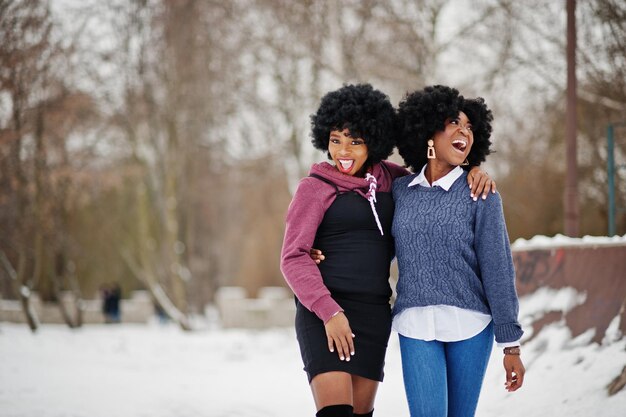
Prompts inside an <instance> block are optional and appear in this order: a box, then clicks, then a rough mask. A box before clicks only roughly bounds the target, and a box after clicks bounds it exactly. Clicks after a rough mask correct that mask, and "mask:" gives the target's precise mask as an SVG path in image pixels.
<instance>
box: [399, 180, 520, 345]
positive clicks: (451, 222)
mask: <svg viewBox="0 0 626 417" xmlns="http://www.w3.org/2000/svg"><path fill="white" fill-rule="evenodd" d="M415 177H416V174H414V175H409V176H406V177H401V178H398V179H396V180H395V181H394V183H393V198H394V201H395V204H396V208H395V213H394V217H393V226H392V234H393V236H394V240H395V244H396V256H397V258H398V269H399V273H400V275H399V279H398V285H397V287H396V290H397V298H396V302H395V305H394V307H393V314H394V315H395V314H398V313H400V312H401V311H402V310H404V309H406V308H410V307H421V306H428V305H439V304H444V305H450V306H456V307H460V308H465V309H469V310H474V311H479V312H481V313H485V314H490V315H491V316H492V317H493V321H494V332H495V336H496V341H497V342H499V343H506V342H513V341H516V340H519V339H520V338H521V336H522V334H523V331H522V329H521V326H520V325H519V323H518V322H517V315H518V309H519V305H518V300H517V293H516V290H515V270H514V268H513V258H512V256H511V249H510V246H509V238H508V235H507V231H506V224H505V222H504V214H503V212H502V201H501V199H500V195H499V194H497V193H496V194H495V195H494V194H492V195H489V197H487V199H486V200H482V199H478V201H476V202H475V201H473V200H472V199H471V198H470V196H469V192H468V191H469V190H468V189H467V186H466V185H465V184H466V183H467V180H466V177H467V173H466V172H464V173H463V175H461V177H459V178H457V180H456V181H455V182H454V184H452V187H450V189H449V190H448V191H446V190H444V189H443V188H441V187H437V186H435V187H432V188H428V187H421V186H412V187H408V184H409V183H410V182H411V181H412V180H413V179H414V178H415Z"/></svg>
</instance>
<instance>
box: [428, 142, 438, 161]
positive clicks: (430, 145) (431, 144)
mask: <svg viewBox="0 0 626 417" xmlns="http://www.w3.org/2000/svg"><path fill="white" fill-rule="evenodd" d="M434 145H435V142H434V141H433V140H432V139H429V140H428V151H427V152H426V157H427V158H428V159H435V158H437V157H436V156H435V148H434Z"/></svg>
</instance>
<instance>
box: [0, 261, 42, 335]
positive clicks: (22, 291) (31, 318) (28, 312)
mask: <svg viewBox="0 0 626 417" xmlns="http://www.w3.org/2000/svg"><path fill="white" fill-rule="evenodd" d="M22 258H23V255H22V254H20V261H19V264H23V260H22ZM0 263H1V264H2V267H3V268H4V272H5V273H6V275H7V276H8V277H9V278H10V279H11V281H12V282H13V286H14V288H15V292H16V293H17V294H19V295H20V304H21V305H22V311H23V312H24V317H26V322H27V323H28V327H29V328H30V330H32V331H33V332H36V331H37V329H38V328H39V319H38V317H37V312H36V311H35V310H34V309H33V308H32V304H31V303H30V295H31V291H30V288H29V287H28V285H26V284H25V283H24V282H23V281H24V280H23V278H22V277H19V276H18V273H17V272H16V271H15V268H13V265H11V262H9V259H8V258H7V257H6V255H5V253H4V252H2V251H0Z"/></svg>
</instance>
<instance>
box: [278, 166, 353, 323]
mask: <svg viewBox="0 0 626 417" xmlns="http://www.w3.org/2000/svg"><path fill="white" fill-rule="evenodd" d="M318 183H320V184H318ZM323 185H324V184H321V182H320V181H318V180H315V179H312V178H304V179H302V180H301V181H300V184H299V185H298V188H297V189H296V192H295V194H294V196H293V199H292V200H291V204H290V205H289V209H288V210H287V219H286V225H285V237H284V239H283V248H282V251H281V255H280V269H281V271H282V273H283V276H284V277H285V280H286V281H287V283H288V284H289V287H290V288H291V290H292V291H293V292H294V294H295V295H296V297H298V300H300V302H301V303H302V305H304V306H305V307H306V308H307V309H309V310H310V311H312V312H313V313H315V315H317V317H319V318H320V319H321V320H322V321H323V322H324V323H326V322H327V321H328V320H329V319H330V318H331V317H332V316H333V315H334V314H335V313H337V312H339V311H343V309H342V308H341V307H340V306H339V304H337V302H336V301H335V300H333V298H332V297H331V296H330V291H329V290H328V288H326V286H325V285H324V282H323V280H322V275H321V274H320V270H319V268H318V266H317V264H316V263H315V261H313V260H312V259H311V257H310V255H309V252H310V250H311V246H312V245H313V242H314V240H315V234H316V232H317V228H318V227H319V225H320V223H321V222H322V219H323V218H324V213H325V210H326V208H325V205H324V201H323V200H324V198H323V196H325V195H327V194H328V193H325V192H324V190H323V189H321V187H322V186H323ZM333 196H334V192H333Z"/></svg>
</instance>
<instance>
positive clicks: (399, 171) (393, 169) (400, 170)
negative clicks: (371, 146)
mask: <svg viewBox="0 0 626 417" xmlns="http://www.w3.org/2000/svg"><path fill="white" fill-rule="evenodd" d="M381 164H383V165H384V166H385V168H387V170H388V171H389V173H390V174H391V179H392V180H395V179H396V178H401V177H405V176H407V175H409V174H410V173H411V172H410V171H409V170H408V169H406V168H404V167H402V166H400V165H398V164H396V163H395V162H391V161H387V160H384V161H381Z"/></svg>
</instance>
